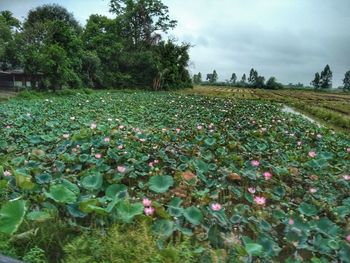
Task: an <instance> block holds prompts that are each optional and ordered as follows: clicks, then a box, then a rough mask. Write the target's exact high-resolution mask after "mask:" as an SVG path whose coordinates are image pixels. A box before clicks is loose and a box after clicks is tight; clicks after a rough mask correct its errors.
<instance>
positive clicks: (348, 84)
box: [343, 70, 350, 90]
mask: <svg viewBox="0 0 350 263" xmlns="http://www.w3.org/2000/svg"><path fill="white" fill-rule="evenodd" d="M343 85H344V90H350V70H349V71H347V72H346V73H345V76H344V79H343Z"/></svg>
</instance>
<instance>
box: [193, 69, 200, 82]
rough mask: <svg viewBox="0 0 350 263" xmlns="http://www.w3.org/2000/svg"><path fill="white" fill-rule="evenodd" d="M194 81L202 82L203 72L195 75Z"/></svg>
mask: <svg viewBox="0 0 350 263" xmlns="http://www.w3.org/2000/svg"><path fill="white" fill-rule="evenodd" d="M193 83H194V84H201V83H202V73H200V72H198V74H194V75H193Z"/></svg>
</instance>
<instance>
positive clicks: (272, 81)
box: [265, 77, 283, 89]
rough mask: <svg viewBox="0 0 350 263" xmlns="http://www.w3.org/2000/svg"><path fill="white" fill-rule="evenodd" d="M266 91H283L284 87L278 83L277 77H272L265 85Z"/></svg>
mask: <svg viewBox="0 0 350 263" xmlns="http://www.w3.org/2000/svg"><path fill="white" fill-rule="evenodd" d="M265 88H266V89H282V88H283V85H282V84H281V83H278V82H277V80H276V78H275V77H271V78H269V79H268V81H267V82H266V85H265Z"/></svg>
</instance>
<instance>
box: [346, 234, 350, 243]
mask: <svg viewBox="0 0 350 263" xmlns="http://www.w3.org/2000/svg"><path fill="white" fill-rule="evenodd" d="M346 241H348V242H350V234H349V235H348V236H347V237H346Z"/></svg>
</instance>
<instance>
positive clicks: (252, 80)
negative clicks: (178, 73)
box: [192, 65, 350, 91]
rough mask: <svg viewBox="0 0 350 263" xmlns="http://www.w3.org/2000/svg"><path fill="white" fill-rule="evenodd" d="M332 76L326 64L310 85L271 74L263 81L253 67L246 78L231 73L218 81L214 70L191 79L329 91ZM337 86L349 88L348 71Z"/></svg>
mask: <svg viewBox="0 0 350 263" xmlns="http://www.w3.org/2000/svg"><path fill="white" fill-rule="evenodd" d="M332 78H333V72H332V71H331V69H330V66H329V65H326V66H325V68H324V70H323V71H322V72H321V74H320V73H318V72H316V73H315V78H314V79H313V80H312V81H311V83H310V85H311V86H304V84H302V83H300V82H299V83H297V84H293V83H289V84H287V85H283V84H282V83H280V82H278V81H277V79H276V77H273V76H272V77H270V78H269V79H268V80H267V81H265V77H264V76H261V75H259V73H258V71H257V70H255V69H254V68H252V69H251V70H250V72H249V77H248V79H247V76H246V74H245V73H244V74H243V76H242V78H241V79H240V80H238V78H237V74H236V73H232V75H231V78H230V79H229V80H226V81H225V82H222V81H221V82H220V81H218V73H217V72H216V70H214V71H213V73H209V74H207V78H206V79H205V80H203V79H202V73H201V72H198V74H194V75H193V78H192V81H193V83H194V84H197V85H202V86H226V87H236V88H253V89H269V90H278V89H283V88H288V89H309V88H312V87H313V88H314V89H315V90H323V91H330V89H331V88H332ZM339 88H342V89H343V90H344V91H347V90H350V71H347V72H346V73H345V76H344V79H343V86H342V87H339Z"/></svg>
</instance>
